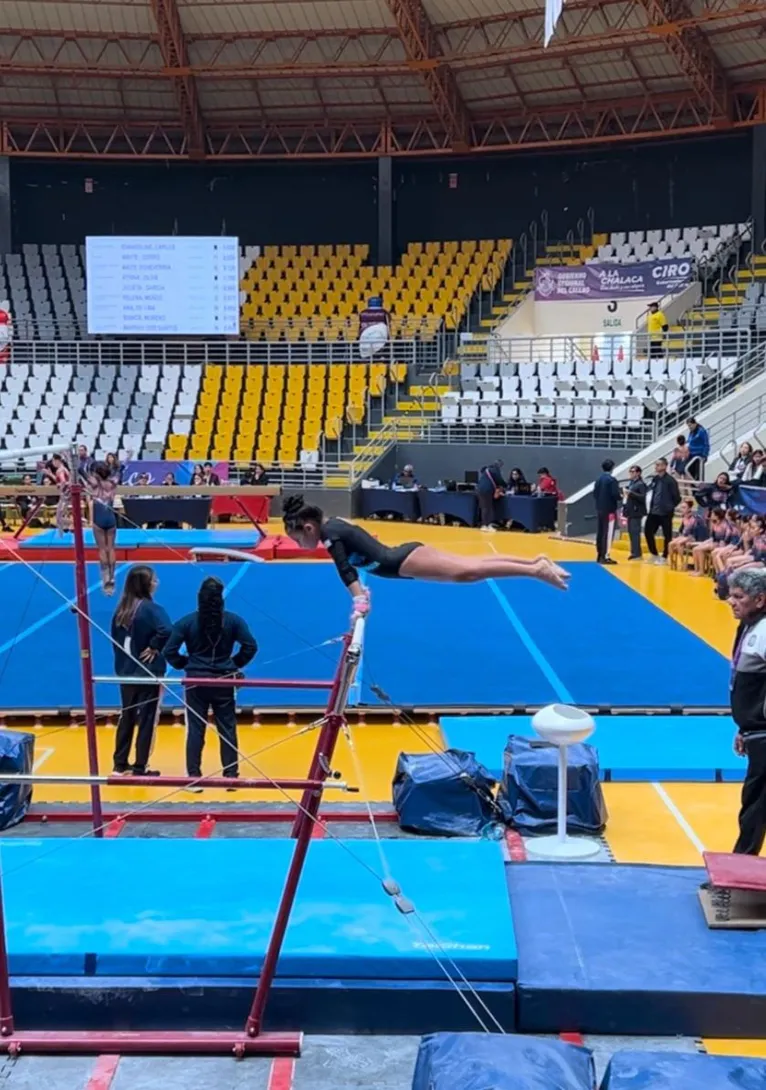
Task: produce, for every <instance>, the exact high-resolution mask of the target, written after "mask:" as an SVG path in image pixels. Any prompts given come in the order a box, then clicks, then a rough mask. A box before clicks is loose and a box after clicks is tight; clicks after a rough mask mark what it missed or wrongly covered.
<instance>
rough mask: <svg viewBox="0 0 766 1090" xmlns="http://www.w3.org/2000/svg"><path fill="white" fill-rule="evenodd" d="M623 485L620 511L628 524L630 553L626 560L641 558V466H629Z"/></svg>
mask: <svg viewBox="0 0 766 1090" xmlns="http://www.w3.org/2000/svg"><path fill="white" fill-rule="evenodd" d="M628 477H629V480H628V483H627V485H626V486H625V506H624V507H623V509H622V513H623V515H624V516H625V519H626V521H627V524H628V540H629V541H630V555H629V556H628V560H640V559H641V524H642V522H643V521H644V519H645V518H646V491H647V489H646V481H645V480H644V478H643V477H642V476H641V466H631V467H630V469H629V470H628Z"/></svg>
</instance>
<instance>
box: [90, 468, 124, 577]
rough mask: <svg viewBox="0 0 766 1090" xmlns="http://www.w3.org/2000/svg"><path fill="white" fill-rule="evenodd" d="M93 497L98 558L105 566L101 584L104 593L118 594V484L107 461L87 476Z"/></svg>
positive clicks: (93, 518) (92, 515)
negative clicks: (116, 554)
mask: <svg viewBox="0 0 766 1090" xmlns="http://www.w3.org/2000/svg"><path fill="white" fill-rule="evenodd" d="M87 485H88V496H89V499H90V518H91V523H92V525H93V536H94V538H95V539H96V544H97V545H98V561H99V567H100V569H101V586H102V587H103V590H104V594H108V595H112V594H114V569H115V555H114V541H115V537H116V536H117V516H116V515H115V513H114V497H115V494H116V492H117V484H116V482H115V480H114V477H113V475H112V470H111V468H110V466H108V465H107V464H106V462H96V463H95V465H94V466H93V469H92V470H91V472H90V473H89V474H88V477H87Z"/></svg>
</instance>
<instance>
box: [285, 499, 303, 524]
mask: <svg viewBox="0 0 766 1090" xmlns="http://www.w3.org/2000/svg"><path fill="white" fill-rule="evenodd" d="M305 506H306V505H305V503H304V500H303V496H288V497H287V498H286V499H285V500H284V501H283V502H282V514H283V515H284V517H285V518H286V519H294V518H297V517H298V515H300V513H301V511H302V510H303V508H304V507H305Z"/></svg>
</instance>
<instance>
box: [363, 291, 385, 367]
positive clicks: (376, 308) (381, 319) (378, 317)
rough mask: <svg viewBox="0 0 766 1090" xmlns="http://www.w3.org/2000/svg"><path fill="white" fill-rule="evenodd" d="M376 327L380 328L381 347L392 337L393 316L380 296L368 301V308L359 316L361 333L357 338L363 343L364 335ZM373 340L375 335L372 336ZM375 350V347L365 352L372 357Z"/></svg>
mask: <svg viewBox="0 0 766 1090" xmlns="http://www.w3.org/2000/svg"><path fill="white" fill-rule="evenodd" d="M376 326H380V347H383V345H384V344H385V343H386V341H387V340H388V339H389V338H390V336H391V315H390V314H389V313H388V311H387V310H386V309H385V308H384V306H383V300H382V299H381V298H380V296H377V295H376V296H373V298H372V299H368V300H367V306H366V307H365V309H364V310H363V311H362V313H361V314H360V315H359V332H358V333H357V338H358V339H359V340H360V341H361V340H362V334H363V333H364V332H365V331H366V330H368V329H373V328H375V327H376ZM370 336H372V337H373V338H374V337H375V334H370ZM374 351H375V348H374V345H373V348H372V351H368V352H365V353H364V354H365V355H370V356H372V355H373V354H374Z"/></svg>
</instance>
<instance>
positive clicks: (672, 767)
mask: <svg viewBox="0 0 766 1090" xmlns="http://www.w3.org/2000/svg"><path fill="white" fill-rule="evenodd" d="M594 718H595V720H596V730H595V732H594V734H593V735H592V737H591V738H590V739H589V740H588V741H589V744H590V745H592V746H593V747H594V748H595V749H596V751H597V752H598V763H599V767H600V769H601V776H602V778H607V779H611V780H615V781H616V780H623V781H634V782H645V781H647V780H649V781H651V780H670V781H681V782H683V781H686V782H692V783H704V782H712V781H714V780H716V779H717V778H718V777H719V775H720V778H721V779H723V780H727V781H729V780H730V781H734V782H739V781H741V780H742V779H743V778H744V774H745V762H744V760H743V759H742V758H741V757H738V756H736V754H735V753H734V751H733V749H732V741H733V739H734V734H735V728H734V723H733V722H732V720H731V717H730V716H728V715H652V716H646V715H597V716H595V717H594ZM439 726H440V727H441V731H442V736H443V738H444V743H445V745H446V746H452V747H454V748H455V749H463V750H467V751H468V752H469V753H474V754H475V755H476V759H477V760H478V761H480V762H481V764H483V765H484V767H485V768H486V769H487V770H488V771H489V773H490V775H492V776H494V777H495V778H496V779H500V777H501V776H502V774H503V749H504V748H505V744H506V741H507V739H508V736H509V735H511V734H517V735H521V736H522V737H524V738H535V737H537V735H536V734H535V731H534V730H533V728H532V717H531V716H527V715H494V716H491V715H476V716H442V718H441V719H440V720H439Z"/></svg>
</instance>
